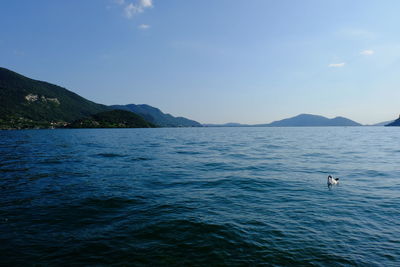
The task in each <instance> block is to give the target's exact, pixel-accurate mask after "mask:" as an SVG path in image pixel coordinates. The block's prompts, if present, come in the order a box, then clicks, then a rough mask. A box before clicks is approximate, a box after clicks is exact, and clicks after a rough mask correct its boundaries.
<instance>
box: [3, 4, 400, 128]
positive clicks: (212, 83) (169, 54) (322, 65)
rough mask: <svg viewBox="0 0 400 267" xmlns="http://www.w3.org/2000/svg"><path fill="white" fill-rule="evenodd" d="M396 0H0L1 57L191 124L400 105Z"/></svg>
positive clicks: (350, 114) (392, 114) (32, 72)
mask: <svg viewBox="0 0 400 267" xmlns="http://www.w3.org/2000/svg"><path fill="white" fill-rule="evenodd" d="M399 10H400V1H396V0H390V1H389V0H388V1H372V0H363V1H361V0H352V1H348V0H336V1H320V0H303V1H295V0H291V1H289V0H248V1H239V0H213V1H211V0H202V1H183V0H85V1H82V0H69V1H62V0H36V1H31V0H12V1H11V0H4V1H1V2H0V25H1V27H0V66H1V67H5V68H8V69H11V70H13V71H16V72H18V73H21V74H23V75H25V76H28V77H31V78H34V79H39V80H45V81H48V82H50V83H54V84H57V85H60V86H63V87H66V88H67V89H69V90H71V91H73V92H76V93H78V94H80V95H81V96H83V97H85V98H88V99H90V100H92V101H95V102H98V103H103V104H130V103H134V104H149V105H152V106H155V107H158V108H160V109H161V110H162V111H163V112H166V113H171V114H172V115H174V116H185V117H188V118H191V119H194V120H197V121H199V122H201V123H227V122H238V123H252V124H253V123H254V124H255V123H268V122H271V121H274V120H279V119H283V118H287V117H292V116H295V115H298V114H300V113H310V114H318V115H322V116H326V117H330V118H331V117H335V116H344V117H347V118H350V119H352V120H355V121H357V122H360V123H363V124H372V123H377V122H381V121H387V120H391V119H395V118H397V116H398V114H399V113H400V106H399V103H398V100H399V99H400V16H399Z"/></svg>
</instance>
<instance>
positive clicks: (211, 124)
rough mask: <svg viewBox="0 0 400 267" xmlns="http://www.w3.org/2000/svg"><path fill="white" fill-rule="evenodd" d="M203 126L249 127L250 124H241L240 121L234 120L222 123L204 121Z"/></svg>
mask: <svg viewBox="0 0 400 267" xmlns="http://www.w3.org/2000/svg"><path fill="white" fill-rule="evenodd" d="M203 126H204V127H249V126H252V125H249V124H241V123H236V122H228V123H224V124H213V123H206V124H203Z"/></svg>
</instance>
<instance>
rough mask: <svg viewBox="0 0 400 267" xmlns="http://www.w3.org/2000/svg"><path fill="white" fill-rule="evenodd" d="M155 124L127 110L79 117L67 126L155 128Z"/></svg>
mask: <svg viewBox="0 0 400 267" xmlns="http://www.w3.org/2000/svg"><path fill="white" fill-rule="evenodd" d="M153 127H155V125H154V124H152V123H149V122H147V121H145V120H144V119H143V118H142V117H140V116H139V115H136V114H135V113H132V112H130V111H125V110H110V111H104V112H100V113H97V114H94V115H91V116H90V117H87V118H83V119H79V120H76V121H74V122H73V123H71V124H69V125H68V126H66V128H153Z"/></svg>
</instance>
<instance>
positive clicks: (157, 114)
mask: <svg viewBox="0 0 400 267" xmlns="http://www.w3.org/2000/svg"><path fill="white" fill-rule="evenodd" d="M109 107H111V108H113V109H121V110H127V111H131V112H133V113H136V114H138V115H140V116H142V117H143V118H145V119H146V120H147V121H149V122H151V123H154V124H156V125H159V126H162V127H202V124H200V123H199V122H197V121H194V120H190V119H187V118H184V117H174V116H172V115H171V114H168V113H163V112H162V111H161V110H160V109H158V108H155V107H152V106H150V105H147V104H139V105H136V104H127V105H111V106H109Z"/></svg>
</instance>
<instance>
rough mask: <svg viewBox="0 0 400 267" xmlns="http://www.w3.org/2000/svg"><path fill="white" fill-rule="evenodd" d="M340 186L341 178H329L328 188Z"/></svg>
mask: <svg viewBox="0 0 400 267" xmlns="http://www.w3.org/2000/svg"><path fill="white" fill-rule="evenodd" d="M335 184H339V178H333V177H332V176H330V175H329V176H328V186H330V185H335Z"/></svg>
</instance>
